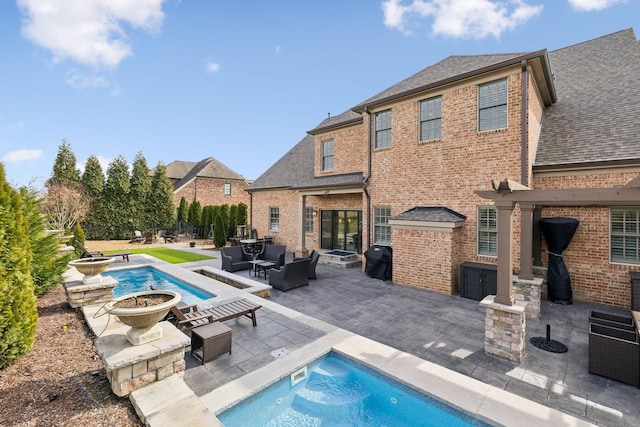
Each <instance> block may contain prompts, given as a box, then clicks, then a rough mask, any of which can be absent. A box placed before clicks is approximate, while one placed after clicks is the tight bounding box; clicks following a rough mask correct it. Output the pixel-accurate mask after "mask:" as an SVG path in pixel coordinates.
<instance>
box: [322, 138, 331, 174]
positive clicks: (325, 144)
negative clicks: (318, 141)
mask: <svg viewBox="0 0 640 427" xmlns="http://www.w3.org/2000/svg"><path fill="white" fill-rule="evenodd" d="M332 170H333V139H328V140H326V141H322V171H323V172H324V171H332Z"/></svg>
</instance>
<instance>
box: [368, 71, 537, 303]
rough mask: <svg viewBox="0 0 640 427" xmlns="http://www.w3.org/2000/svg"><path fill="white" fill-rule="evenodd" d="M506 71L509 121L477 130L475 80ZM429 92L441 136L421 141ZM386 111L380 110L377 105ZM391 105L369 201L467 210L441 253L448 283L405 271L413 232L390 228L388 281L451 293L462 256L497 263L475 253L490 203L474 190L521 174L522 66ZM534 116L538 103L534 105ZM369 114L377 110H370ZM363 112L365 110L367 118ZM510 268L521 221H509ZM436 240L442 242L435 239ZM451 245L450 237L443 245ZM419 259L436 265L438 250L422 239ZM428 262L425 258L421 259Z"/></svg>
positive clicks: (398, 207)
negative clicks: (481, 214)
mask: <svg viewBox="0 0 640 427" xmlns="http://www.w3.org/2000/svg"><path fill="white" fill-rule="evenodd" d="M505 77H506V78H507V86H508V101H507V108H508V127H507V128H506V129H499V130H492V131H487V132H479V131H478V130H477V129H478V120H477V115H478V112H477V98H478V96H477V90H478V89H477V88H478V84H479V83H484V82H489V81H493V80H497V79H499V78H505ZM435 95H441V96H442V138H441V139H439V140H435V141H419V101H420V100H422V99H426V98H428V97H432V96H435ZM529 101H530V102H534V103H539V102H540V98H539V97H538V96H535V95H534V96H530V97H529ZM381 110H384V109H381ZM391 110H392V144H391V147H388V148H383V149H377V150H374V151H373V154H372V173H371V177H370V179H369V187H368V190H369V193H370V194H371V201H372V208H373V207H376V206H389V207H391V214H392V215H398V214H400V213H402V212H404V211H406V210H408V209H411V208H413V207H415V206H445V207H448V208H450V209H453V210H454V211H457V212H459V213H461V214H463V215H465V216H467V220H466V222H465V224H464V227H463V228H462V230H461V231H460V233H459V234H460V236H459V239H457V242H458V243H459V246H458V249H457V255H456V256H455V257H454V256H447V258H446V259H447V260H448V261H449V262H453V263H454V265H449V266H447V267H446V269H447V270H448V271H449V273H448V275H445V274H440V275H439V277H450V280H452V281H453V283H451V282H448V283H439V284H437V285H436V284H434V283H431V284H428V283H427V282H428V281H426V280H424V278H423V279H422V280H420V279H417V278H411V277H412V275H415V266H414V265H412V264H411V263H406V262H405V261H403V260H402V254H403V249H401V248H403V247H406V246H410V245H411V244H412V234H411V233H407V232H405V231H398V232H396V231H394V232H393V235H392V239H393V240H392V244H391V246H393V248H394V256H393V258H394V261H393V264H394V265H393V276H394V277H393V280H394V282H397V283H402V284H411V285H412V286H419V287H427V288H429V289H432V290H438V291H444V290H446V292H447V293H451V292H453V291H454V290H455V289H457V288H458V286H459V284H458V274H454V273H451V270H453V271H457V270H458V269H459V264H460V263H462V262H464V261H474V262H484V263H492V264H495V263H496V262H497V260H496V257H493V256H479V255H478V253H477V243H476V242H477V238H476V234H477V208H478V206H483V205H490V204H492V202H491V201H488V200H485V199H482V198H480V197H479V196H477V195H476V194H475V191H477V190H479V189H489V188H490V185H491V180H492V179H495V180H501V179H504V178H511V179H513V180H516V181H520V172H521V169H520V168H521V156H522V151H521V138H522V135H521V73H520V70H519V69H512V70H510V71H509V72H503V73H500V74H494V75H492V76H487V77H485V78H483V79H482V80H475V81H469V82H466V83H464V84H460V85H456V86H453V87H449V88H445V89H444V90H442V91H441V92H433V93H429V94H424V95H423V96H421V97H416V98H414V99H411V100H407V101H403V102H401V103H397V104H395V105H393V106H392V107H391ZM530 110H531V115H532V116H533V117H536V116H537V115H539V114H540V112H541V111H542V107H541V106H538V107H532V108H531V109H530ZM373 113H375V111H374V112H373ZM366 122H367V118H366V117H365V123H366ZM516 224H519V212H518V211H517V210H516V213H515V215H514V225H516ZM514 231H515V232H514V267H515V266H517V265H518V263H519V259H518V257H517V253H518V252H519V228H515V227H514ZM425 238H426V239H427V240H426V241H433V240H435V241H439V240H440V239H441V238H442V236H435V235H434V236H425ZM439 243H440V244H444V242H441V241H439ZM446 251H450V243H447V250H446ZM421 255H422V256H423V257H426V259H423V261H422V263H423V264H433V265H437V264H439V263H441V258H442V256H443V254H442V253H440V252H435V253H434V248H433V246H432V245H430V244H429V245H424V247H423V250H422V254H421ZM425 261H426V262H425Z"/></svg>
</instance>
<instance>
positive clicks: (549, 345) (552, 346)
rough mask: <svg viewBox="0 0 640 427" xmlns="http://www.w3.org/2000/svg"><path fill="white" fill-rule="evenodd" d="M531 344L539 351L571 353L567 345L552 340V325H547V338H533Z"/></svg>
mask: <svg viewBox="0 0 640 427" xmlns="http://www.w3.org/2000/svg"><path fill="white" fill-rule="evenodd" d="M529 342H530V343H531V344H533V345H534V346H536V347H538V348H539V349H542V350H544V351H549V352H551V353H566V352H567V351H569V349H568V348H567V346H566V345H564V344H562V343H561V342H560V341H556V340H552V339H551V325H547V336H546V337H533V338H531V339H530V340H529Z"/></svg>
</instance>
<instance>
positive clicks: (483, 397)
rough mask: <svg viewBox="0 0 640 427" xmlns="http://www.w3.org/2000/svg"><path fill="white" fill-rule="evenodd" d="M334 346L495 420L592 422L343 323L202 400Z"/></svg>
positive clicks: (249, 390)
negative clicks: (350, 329) (354, 330)
mask: <svg viewBox="0 0 640 427" xmlns="http://www.w3.org/2000/svg"><path fill="white" fill-rule="evenodd" d="M298 320H300V319H298ZM331 351H334V352H336V353H338V354H340V355H343V356H346V357H348V358H351V359H353V360H355V361H357V362H359V363H361V364H363V365H365V366H367V367H369V368H371V369H373V370H375V371H377V372H380V373H382V374H383V375H386V376H388V377H390V378H392V379H394V380H396V381H398V382H400V383H401V384H403V385H405V386H408V387H411V388H413V389H415V390H417V391H419V392H421V393H424V394H426V395H427V396H430V397H433V398H435V399H437V400H439V401H441V402H443V403H445V404H448V405H449V406H451V407H453V408H455V409H458V410H460V411H462V412H464V413H466V414H469V415H471V416H473V417H476V418H478V419H480V420H482V421H484V422H487V423H489V424H491V425H500V426H540V425H563V426H591V425H593V424H591V423H589V422H587V421H584V420H581V419H579V418H575V417H573V416H571V415H568V414H565V413H563V412H560V411H558V410H556V409H553V408H549V407H547V406H544V405H541V404H539V403H536V402H532V401H530V400H527V399H525V398H523V397H520V396H517V395H515V394H513V393H510V392H508V391H505V390H502V389H499V388H496V387H494V386H491V385H489V384H485V383H483V382H481V381H478V380H476V379H474V378H471V377H468V376H466V375H463V374H460V373H458V372H455V371H452V370H450V369H447V368H444V367H442V366H439V365H437V364H435V363H432V362H428V361H426V360H423V359H420V358H419V357H416V356H413V355H411V354H408V353H405V352H402V351H400V350H397V349H395V348H392V347H389V346H387V345H385V344H382V343H379V342H377V341H373V340H371V339H369V338H366V337H363V336H360V335H356V334H353V333H351V332H348V331H345V330H343V329H336V330H334V331H332V332H329V333H328V334H327V335H325V336H323V337H321V338H319V339H317V340H316V341H315V342H313V343H311V344H308V345H306V346H305V347H302V348H300V349H299V350H296V351H294V352H292V353H290V354H289V355H288V356H287V357H285V358H282V359H278V360H275V361H273V362H271V363H270V364H268V365H266V366H264V367H263V368H260V369H258V370H256V371H253V372H250V373H248V374H246V375H244V376H243V377H241V378H238V379H237V380H234V381H232V382H230V383H227V384H225V385H223V386H221V387H218V388H217V389H215V390H213V391H211V392H209V393H207V394H205V395H203V396H200V400H201V401H202V402H203V403H204V405H205V406H206V407H207V408H208V409H209V410H210V411H211V412H212V413H214V414H216V415H217V414H219V413H221V412H222V411H224V410H225V409H228V408H229V407H231V406H233V405H235V404H237V403H239V402H240V401H242V400H243V399H245V398H247V397H250V396H251V395H253V394H255V393H257V392H258V391H260V390H262V389H264V388H266V387H268V386H270V385H272V384H274V383H275V382H277V381H279V380H280V379H282V378H287V377H288V376H289V375H290V374H291V373H293V372H295V371H296V370H298V369H300V368H302V367H304V366H306V365H308V364H310V363H312V362H313V361H315V360H316V359H318V358H320V357H322V356H324V355H326V354H328V353H329V352H331Z"/></svg>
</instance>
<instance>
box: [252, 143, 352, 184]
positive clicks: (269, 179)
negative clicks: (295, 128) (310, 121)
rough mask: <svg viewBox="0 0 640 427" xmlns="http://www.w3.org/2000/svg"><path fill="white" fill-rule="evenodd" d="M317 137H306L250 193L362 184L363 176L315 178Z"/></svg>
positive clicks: (257, 182) (271, 168)
mask: <svg viewBox="0 0 640 427" xmlns="http://www.w3.org/2000/svg"><path fill="white" fill-rule="evenodd" d="M313 171H314V137H313V136H312V135H307V136H305V137H304V138H303V139H302V140H301V141H300V142H298V143H297V144H296V145H295V146H294V147H293V148H292V149H291V150H289V151H288V152H287V154H285V155H284V156H282V157H281V158H280V159H279V160H278V161H277V162H276V163H274V164H273V166H271V167H270V168H269V169H267V171H266V172H265V173H263V174H262V175H260V177H258V179H256V180H255V181H253V183H251V184H250V185H249V186H248V187H247V191H252V190H261V189H274V188H283V189H285V188H289V189H303V188H317V187H344V186H353V185H361V184H362V173H360V172H358V173H349V174H341V175H327V176H323V177H317V178H316V177H314V175H313Z"/></svg>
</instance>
